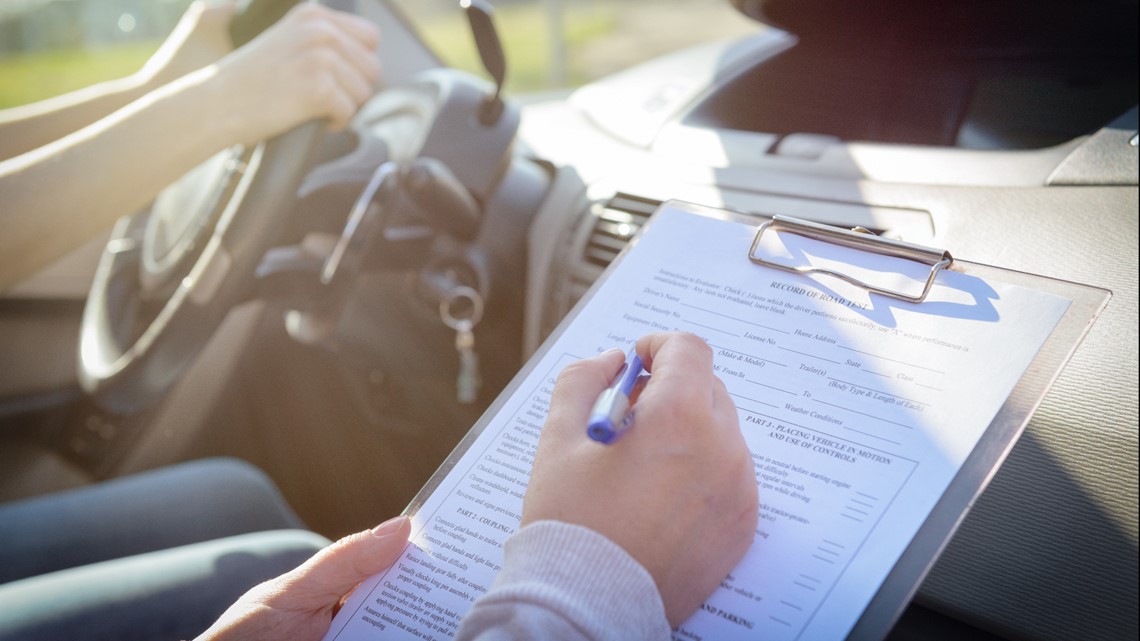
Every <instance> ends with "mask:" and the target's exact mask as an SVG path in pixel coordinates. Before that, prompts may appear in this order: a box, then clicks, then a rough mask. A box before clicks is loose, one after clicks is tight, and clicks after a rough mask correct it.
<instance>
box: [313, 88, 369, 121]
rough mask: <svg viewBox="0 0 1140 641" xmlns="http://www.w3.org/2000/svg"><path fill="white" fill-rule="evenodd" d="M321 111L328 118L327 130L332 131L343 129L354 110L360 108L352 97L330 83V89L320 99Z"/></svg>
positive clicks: (358, 103)
mask: <svg viewBox="0 0 1140 641" xmlns="http://www.w3.org/2000/svg"><path fill="white" fill-rule="evenodd" d="M320 107H321V110H322V111H323V112H324V115H325V116H326V117H327V118H328V121H329V128H330V129H332V130H333V131H339V130H341V129H344V127H345V126H346V125H347V124H348V122H349V121H350V120H352V116H353V115H355V114H356V110H357V108H358V107H360V102H357V101H356V100H355V99H353V97H352V96H351V95H350V94H349V93H348V92H347V91H345V90H344V89H343V88H342V87H340V86H339V85H337V84H336V83H330V88H329V89H328V90H327V91H326V92H324V95H323V96H322V97H321V105H320Z"/></svg>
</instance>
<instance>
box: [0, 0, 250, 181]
mask: <svg viewBox="0 0 1140 641" xmlns="http://www.w3.org/2000/svg"><path fill="white" fill-rule="evenodd" d="M234 9H235V5H234V4H233V3H232V2H225V3H221V4H218V3H214V4H209V5H207V4H205V3H203V2H202V1H201V0H199V1H197V2H195V3H193V4H192V5H190V8H189V9H187V10H186V13H184V14H183V15H182V19H181V20H179V22H178V24H177V25H176V26H175V28H174V30H173V31H172V32H171V33H170V35H169V36H168V37H167V38H166V40H165V41H164V42H163V43H162V46H160V47H159V48H158V50H157V51H156V52H155V53H154V55H152V56H151V57H150V58H149V59H148V60H147V62H146V64H145V65H143V67H142V69H140V70H139V71H137V72H136V73H133V74H131V75H130V76H127V77H125V78H118V79H115V80H108V81H105V82H100V83H97V84H94V85H91V86H89V87H84V88H82V89H78V90H76V91H72V92H70V93H66V94H63V95H61V96H55V97H53V98H48V99H46V100H41V101H39V102H35V103H31V104H27V105H20V106H18V107H12V108H9V109H4V110H2V111H0V160H6V159H8V158H13V157H15V156H18V155H20V154H23V153H26V152H29V151H31V150H33V149H36V148H37V147H42V146H43V145H46V144H48V143H49V142H52V141H53V140H58V139H60V138H62V137H63V136H66V135H67V134H70V133H73V132H75V131H78V130H80V129H82V128H83V127H86V126H87V125H90V124H91V123H93V122H95V121H96V120H99V119H100V118H103V117H105V116H107V115H109V114H111V113H112V112H114V111H116V110H118V109H121V108H122V107H124V106H126V105H127V104H129V103H131V102H133V101H134V100H137V99H138V98H141V97H142V96H144V95H146V94H147V93H148V92H150V91H153V90H155V89H157V88H159V87H161V86H162V85H164V84H166V83H168V82H170V81H172V80H175V79H177V78H179V77H181V76H183V75H185V74H187V73H189V72H191V71H194V70H196V69H200V68H202V67H204V66H206V65H208V64H212V63H214V62H216V61H217V60H218V59H219V58H221V57H222V56H224V55H225V54H226V53H228V52H229V51H230V50H232V49H233V46H232V45H231V44H230V38H229V34H228V32H227V30H226V27H227V26H228V25H229V23H230V20H231V18H232V17H233V15H234Z"/></svg>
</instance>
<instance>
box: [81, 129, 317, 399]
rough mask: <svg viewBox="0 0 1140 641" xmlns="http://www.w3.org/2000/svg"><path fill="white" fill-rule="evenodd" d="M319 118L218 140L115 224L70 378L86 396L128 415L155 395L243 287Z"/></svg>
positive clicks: (311, 144) (268, 241) (299, 173)
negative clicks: (259, 135)
mask: <svg viewBox="0 0 1140 641" xmlns="http://www.w3.org/2000/svg"><path fill="white" fill-rule="evenodd" d="M323 128H324V125H323V124H322V123H318V122H310V123H307V124H304V125H301V126H299V127H297V128H295V129H293V130H291V131H289V132H286V133H284V134H282V135H280V136H278V137H276V138H274V139H272V140H269V141H266V142H262V143H259V144H257V145H256V146H254V147H252V148H249V149H246V148H244V147H241V146H239V147H233V148H230V149H227V150H225V151H223V152H221V153H219V154H217V155H215V156H214V157H212V158H210V159H209V160H207V161H206V162H204V163H203V164H201V165H199V166H198V167H197V168H195V169H194V170H192V171H191V172H190V173H188V174H186V175H185V176H183V177H182V178H181V179H179V180H178V181H177V182H175V183H174V184H172V185H170V186H169V187H167V188H166V189H164V190H163V191H162V192H161V193H160V194H159V195H158V197H157V198H156V199H155V200H154V202H153V203H152V204H151V206H150V207H149V209H148V210H145V211H143V212H140V213H139V214H136V215H134V216H130V217H127V218H124V219H122V220H120V221H119V222H118V223H117V224H116V226H115V228H114V230H113V231H112V234H111V239H110V241H109V242H108V243H107V246H106V248H105V249H104V251H103V255H102V257H101V259H100V262H99V266H98V268H97V270H96V272H95V279H94V282H93V284H92V286H91V291H90V294H89V296H88V298H87V304H86V307H85V308H84V311H83V321H82V325H81V329H80V346H79V381H80V384H81V385H82V387H83V389H84V390H85V391H86V392H88V393H89V394H90V395H91V396H92V397H93V398H94V399H95V400H96V402H98V403H99V404H101V405H103V406H104V407H106V408H108V409H111V410H113V411H117V412H121V413H127V412H133V411H137V410H139V409H142V408H144V407H146V406H147V405H150V404H151V403H153V402H154V401H156V400H157V399H158V398H160V397H161V396H162V394H163V393H164V392H165V391H166V389H167V388H168V387H169V386H170V385H171V384H172V383H173V382H174V381H175V380H177V378H178V377H179V375H180V374H181V373H182V371H183V370H184V369H185V367H186V366H187V365H189V363H190V362H191V361H192V360H193V358H194V356H195V355H196V354H197V353H198V352H199V351H200V350H201V349H202V347H204V345H205V343H206V341H207V340H208V339H209V338H210V336H211V335H212V334H213V332H214V330H215V329H216V328H217V326H218V325H219V324H220V323H221V321H222V320H223V319H224V318H225V315H226V313H227V312H228V311H229V309H230V308H231V307H233V306H234V305H236V304H238V303H240V302H241V301H243V300H245V299H246V298H247V297H248V293H249V291H250V290H251V288H252V285H253V282H254V273H255V270H256V268H257V265H258V263H259V261H260V260H261V258H262V256H263V255H264V254H265V252H266V251H267V250H268V249H270V248H271V247H273V246H274V243H275V241H276V240H277V239H278V237H279V233H277V232H278V230H279V229H280V228H281V227H282V226H283V225H282V224H281V221H280V214H281V213H282V212H283V211H285V210H287V209H288V208H289V207H290V205H291V204H292V202H293V201H294V200H295V198H296V192H297V187H298V185H299V184H300V182H301V179H302V178H303V176H304V174H305V172H306V170H307V167H308V163H309V159H310V157H311V154H312V153H313V151H314V149H315V147H316V145H317V143H318V142H319V141H320V140H321V138H322V135H323Z"/></svg>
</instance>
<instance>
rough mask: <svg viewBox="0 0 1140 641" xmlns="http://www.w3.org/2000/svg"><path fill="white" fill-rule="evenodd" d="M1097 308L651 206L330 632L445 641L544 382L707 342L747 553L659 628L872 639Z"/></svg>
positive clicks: (501, 520)
mask: <svg viewBox="0 0 1140 641" xmlns="http://www.w3.org/2000/svg"><path fill="white" fill-rule="evenodd" d="M1109 296H1110V294H1109V292H1107V291H1105V290H1102V289H1097V288H1093V287H1088V286H1084V285H1079V284H1075V283H1070V282H1063V281H1057V280H1052V279H1048V278H1044V277H1040V276H1034V275H1031V274H1024V273H1019V272H1013V271H1009V270H1004V269H1000V268H997V267H990V266H985V265H978V264H973V263H966V262H963V261H960V260H956V259H954V258H953V257H952V256H951V254H950V253H949V252H948V251H943V250H934V249H930V248H925V247H919V246H915V245H910V244H906V243H901V242H898V241H892V240H887V239H883V238H880V237H877V236H874V235H871V234H869V233H865V232H864V231H859V230H857V231H851V230H842V229H837V228H834V227H827V226H824V225H818V224H814V223H807V222H803V221H796V220H792V219H781V218H778V217H777V218H774V219H767V218H764V217H760V216H741V215H738V214H733V213H729V212H726V211H722V210H717V209H709V208H704V207H699V206H696V205H690V204H686V203H681V202H676V201H673V202H668V203H665V204H663V205H662V206H661V207H660V208H659V209H658V210H657V212H656V213H655V214H654V215H653V217H652V218H651V219H650V221H649V222H648V224H647V225H646V226H645V227H644V228H643V229H642V231H641V233H640V235H639V236H638V237H637V238H636V239H635V241H634V242H633V243H631V244H630V246H629V247H627V248H626V250H625V251H624V252H623V253H622V255H621V256H620V257H619V259H618V260H616V261H615V262H614V263H613V264H612V265H611V266H610V267H609V268H608V269H607V271H606V272H605V274H603V276H602V277H601V278H600V279H599V280H598V282H597V283H595V285H594V286H593V288H592V289H591V290H590V291H589V292H588V293H587V295H586V296H585V297H584V298H583V300H582V301H581V302H580V303H579V304H578V305H577V306H576V307H575V308H574V310H573V311H572V312H571V313H570V314H569V315H568V317H567V318H566V319H565V320H564V321H563V322H562V324H561V325H560V326H559V327H558V328H557V330H555V332H554V333H553V334H552V335H551V336H550V337H549V338H548V339H547V340H546V341H545V343H544V344H543V345H542V347H541V348H540V349H539V351H538V352H537V353H536V354H535V356H534V357H533V358H531V359H530V361H529V362H528V363H527V364H526V366H525V367H524V368H523V370H522V371H521V372H520V373H519V374H518V375H517V376H516V377H515V379H514V380H513V381H512V382H511V384H510V385H509V386H508V387H507V389H506V390H505V391H504V392H503V393H502V394H501V395H500V396H499V398H498V399H497V400H496V401H495V402H494V403H493V404H492V405H491V407H490V408H489V409H488V410H487V412H486V413H485V414H484V415H483V417H482V418H481V419H480V420H479V421H478V423H477V424H476V425H475V427H474V428H473V429H472V430H471V431H470V432H469V433H468V434H467V436H466V437H465V438H464V439H463V441H462V442H461V443H460V444H459V446H458V447H457V448H456V449H455V451H454V452H453V453H452V454H451V456H450V457H449V458H448V460H447V461H446V463H445V464H444V465H443V466H442V467H441V468H440V469H439V470H438V471H437V472H436V474H435V475H434V476H433V477H432V479H431V481H430V482H429V483H428V485H427V486H426V487H425V488H424V489H423V490H422V491H421V492H420V494H419V495H418V496H417V497H416V499H415V500H414V501H413V503H412V505H411V506H410V507H409V509H408V513H409V514H410V515H411V516H412V519H413V528H412V543H411V544H410V545H409V546H408V548H407V549H406V550H405V552H404V554H403V556H402V557H401V558H400V560H399V561H397V562H396V563H395V564H394V565H393V566H392V567H391V568H390V569H388V570H386V571H385V572H383V573H381V574H378V575H376V576H374V577H372V578H371V579H369V580H368V581H366V582H365V583H363V584H362V585H361V586H360V587H359V588H358V589H357V590H356V592H355V593H354V594H353V595H352V597H351V599H350V600H349V602H348V603H347V604H346V605H345V607H344V608H343V609H342V610H341V611H340V613H339V614H338V615H337V617H336V619H335V621H334V622H333V626H332V628H331V629H330V631H329V634H328V636H327V637H326V639H327V640H329V641H332V640H336V641H364V640H370V639H385V640H387V639H447V638H450V637H452V636H453V635H454V633H455V630H456V628H457V626H458V624H459V622H460V620H461V619H462V617H463V615H464V614H465V612H466V611H467V610H468V608H469V607H470V606H471V603H472V602H473V601H474V600H475V599H476V598H477V597H478V596H479V595H480V594H482V593H483V592H485V591H486V590H487V588H488V587H489V586H490V585H491V582H492V581H493V580H494V577H495V575H496V573H497V572H498V570H499V569H500V566H501V565H502V558H503V556H502V545H503V541H504V540H505V539H506V538H507V537H508V536H509V535H510V534H511V533H512V532H514V531H515V530H516V529H517V528H518V525H519V515H520V513H521V506H522V497H523V493H524V492H525V490H526V485H527V480H528V477H529V474H530V467H531V463H532V461H533V457H534V451H535V445H536V443H537V441H538V436H539V432H540V430H541V428H542V425H543V422H544V421H545V418H546V413H547V409H548V407H549V403H550V394H551V391H552V390H553V388H554V381H555V377H556V376H557V374H558V372H559V371H560V370H561V369H562V368H563V367H565V366H566V365H567V364H568V363H571V362H573V361H575V360H577V359H580V358H584V357H588V356H592V355H594V354H597V353H599V352H602V351H605V350H607V349H609V348H612V347H621V348H624V349H628V348H629V347H630V346H632V344H633V343H634V342H635V341H636V340H637V339H638V338H639V337H641V336H642V335H644V334H647V333H651V332H655V331H666V330H669V331H672V330H683V331H688V332H692V333H695V334H697V335H698V336H701V337H702V338H704V339H705V340H706V341H707V342H708V344H709V345H710V346H711V347H712V349H713V353H714V355H715V358H714V368H715V370H716V372H717V374H718V375H719V376H720V378H721V379H722V380H723V381H724V382H725V385H726V386H727V388H728V392H729V394H730V395H731V396H732V398H733V400H734V402H735V404H736V407H737V411H738V416H739V419H740V425H741V429H742V431H743V433H744V438H745V442H746V443H747V446H748V448H749V450H750V451H751V454H752V459H753V462H754V465H755V469H756V478H757V482H758V485H759V492H760V519H759V523H758V525H757V528H756V533H755V538H754V541H753V543H752V546H751V548H750V549H749V551H748V552H747V554H746V555H745V557H744V558H743V560H741V562H740V564H739V565H738V566H737V567H736V568H735V569H734V570H733V571H732V572H731V573H730V574H729V576H728V578H727V579H726V580H725V581H724V582H723V583H722V584H721V586H720V587H718V588H717V590H716V591H715V592H714V593H713V594H712V596H711V597H709V599H708V601H706V602H705V603H704V604H703V605H702V606H701V607H700V608H699V609H698V610H697V612H696V613H695V614H694V615H693V616H692V617H691V618H690V619H689V620H687V621H685V622H684V623H683V624H682V625H681V626H680V627H679V628H677V629H676V630H675V631H674V636H675V638H676V639H687V640H692V639H696V640H700V639H706V640H710V641H713V640H715V641H723V640H732V639H765V640H769V641H779V640H793V639H813V640H815V639H836V640H839V639H881V638H883V637H884V636H885V635H886V634H887V632H888V631H889V630H890V628H891V626H892V625H893V624H894V622H895V621H896V620H897V618H898V616H899V615H900V614H901V612H902V610H903V609H904V608H905V607H906V604H907V603H908V602H909V601H910V599H911V597H912V596H913V594H914V592H915V590H916V589H917V586H918V584H919V583H920V582H921V581H922V578H923V577H924V576H925V574H926V572H927V571H928V569H929V568H930V567H931V565H932V564H933V563H934V560H935V559H936V557H937V556H938V554H939V552H940V551H941V550H942V548H943V546H944V545H945V543H946V541H947V540H948V539H949V537H950V536H951V535H952V533H953V531H954V529H955V528H956V527H957V525H958V523H959V522H960V521H961V519H962V517H963V516H964V515H965V512H966V510H967V509H968V508H969V506H970V505H971V504H972V503H973V500H974V499H975V498H976V497H977V495H978V494H979V493H980V492H981V491H982V489H983V488H984V487H985V485H986V483H987V482H988V481H989V479H990V478H991V477H992V476H993V474H994V472H995V471H996V470H997V467H998V466H999V465H1000V464H1001V461H1002V460H1003V459H1004V458H1005V456H1006V454H1007V453H1008V452H1009V450H1010V448H1011V447H1012V446H1013V443H1014V442H1015V441H1016V440H1017V437H1018V436H1019V435H1020V433H1021V431H1022V430H1023V429H1024V427H1025V424H1026V423H1027V422H1028V420H1029V417H1030V415H1031V414H1032V412H1033V410H1034V409H1035V408H1036V407H1037V404H1038V403H1039V402H1040V400H1041V397H1042V396H1043V395H1044V394H1045V392H1046V390H1047V389H1048V388H1049V386H1050V384H1051V383H1052V381H1053V380H1054V379H1055V377H1056V376H1057V374H1058V373H1059V372H1060V370H1061V368H1062V367H1063V366H1064V364H1065V362H1066V361H1067V360H1068V358H1069V356H1070V355H1071V354H1072V352H1073V350H1074V349H1075V348H1076V346H1077V344H1078V343H1079V342H1080V340H1081V338H1082V337H1083V336H1084V334H1085V332H1086V331H1087V330H1088V328H1089V326H1090V325H1091V323H1092V321H1093V320H1094V319H1095V318H1096V316H1097V314H1098V313H1099V312H1100V310H1101V309H1102V308H1103V307H1104V305H1105V304H1106V303H1107V301H1108V298H1109ZM643 427H644V428H646V429H652V426H643ZM639 429H640V428H639ZM583 438H585V436H583Z"/></svg>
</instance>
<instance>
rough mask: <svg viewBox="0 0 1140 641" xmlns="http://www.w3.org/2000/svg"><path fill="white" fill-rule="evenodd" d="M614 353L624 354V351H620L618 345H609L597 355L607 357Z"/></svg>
mask: <svg viewBox="0 0 1140 641" xmlns="http://www.w3.org/2000/svg"><path fill="white" fill-rule="evenodd" d="M614 354H621V355H623V356H624V355H625V352H624V351H622V349H621V348H620V347H611V348H609V349H607V350H606V351H604V352H602V353H601V354H599V355H598V356H599V357H600V358H609V357H610V356H613V355H614Z"/></svg>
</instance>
